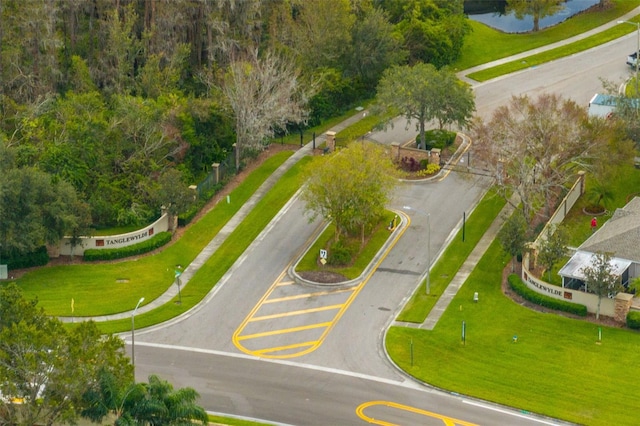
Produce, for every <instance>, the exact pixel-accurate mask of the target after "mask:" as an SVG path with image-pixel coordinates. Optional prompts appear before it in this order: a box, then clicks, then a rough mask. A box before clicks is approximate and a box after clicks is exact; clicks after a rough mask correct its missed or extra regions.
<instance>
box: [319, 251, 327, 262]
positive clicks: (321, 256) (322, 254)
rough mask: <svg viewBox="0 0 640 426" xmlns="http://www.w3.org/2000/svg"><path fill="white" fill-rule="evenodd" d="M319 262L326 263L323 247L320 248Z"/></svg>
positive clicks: (325, 253)
mask: <svg viewBox="0 0 640 426" xmlns="http://www.w3.org/2000/svg"><path fill="white" fill-rule="evenodd" d="M320 263H322V264H323V265H325V264H326V263H327V251H326V250H325V249H320Z"/></svg>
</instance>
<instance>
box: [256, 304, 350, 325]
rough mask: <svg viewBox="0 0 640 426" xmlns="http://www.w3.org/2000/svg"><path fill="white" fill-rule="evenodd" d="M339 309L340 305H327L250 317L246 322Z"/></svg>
mask: <svg viewBox="0 0 640 426" xmlns="http://www.w3.org/2000/svg"><path fill="white" fill-rule="evenodd" d="M341 307H342V304H340V305H328V306H320V307H317V308H309V309H301V310H299V311H289V312H281V313H279V314H271V315H262V316H260V317H251V318H250V319H249V320H248V321H247V322H254V321H262V320H268V319H274V318H282V317H291V316H294V315H303V314H310V313H313V312H322V311H330V310H333V309H340V308H341Z"/></svg>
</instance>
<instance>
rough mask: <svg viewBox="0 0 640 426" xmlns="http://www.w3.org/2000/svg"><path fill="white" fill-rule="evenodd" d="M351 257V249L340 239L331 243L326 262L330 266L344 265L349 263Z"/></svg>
mask: <svg viewBox="0 0 640 426" xmlns="http://www.w3.org/2000/svg"><path fill="white" fill-rule="evenodd" d="M352 258H353V251H352V249H351V248H350V247H349V246H348V245H346V244H345V243H344V242H343V241H342V240H340V241H336V242H335V243H333V244H332V245H331V248H330V249H329V258H328V259H327V263H328V264H329V265H331V266H345V265H348V264H350V263H351V259H352Z"/></svg>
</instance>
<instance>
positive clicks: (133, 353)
mask: <svg viewBox="0 0 640 426" xmlns="http://www.w3.org/2000/svg"><path fill="white" fill-rule="evenodd" d="M142 302H144V297H141V298H140V300H138V304H137V305H136V308H135V309H134V310H133V312H132V313H131V365H133V380H134V381H135V380H136V341H135V338H136V326H135V322H134V320H133V319H134V317H135V316H136V311H137V310H138V307H139V306H140V304H141V303H142Z"/></svg>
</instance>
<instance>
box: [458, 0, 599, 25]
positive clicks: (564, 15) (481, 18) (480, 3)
mask: <svg viewBox="0 0 640 426" xmlns="http://www.w3.org/2000/svg"><path fill="white" fill-rule="evenodd" d="M506 3H507V2H506V1H504V0H497V1H486V0H476V1H468V2H465V13H467V14H468V15H469V19H472V20H474V21H478V22H481V23H483V24H485V25H488V26H490V27H492V28H495V29H497V30H500V31H503V32H505V33H526V32H529V31H531V30H533V16H531V15H526V16H525V17H524V18H523V19H518V18H516V17H515V15H514V14H513V12H511V13H508V14H505V7H506ZM598 3H600V0H566V1H565V2H564V3H563V5H564V8H563V9H562V10H560V11H559V12H558V13H556V14H555V15H553V16H547V17H545V18H542V19H540V24H539V26H540V29H543V28H547V27H552V26H554V25H557V24H559V23H561V22H563V21H566V20H567V19H569V18H570V17H572V16H573V15H576V14H578V13H580V12H583V11H585V10H587V9H589V8H590V7H593V6H595V5H597V4H598Z"/></svg>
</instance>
